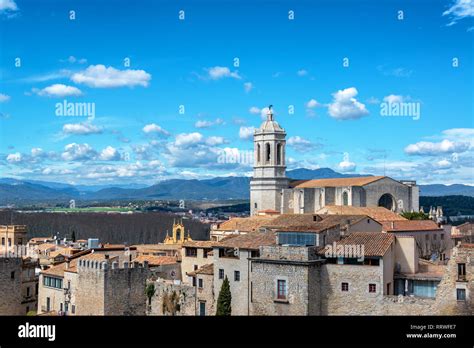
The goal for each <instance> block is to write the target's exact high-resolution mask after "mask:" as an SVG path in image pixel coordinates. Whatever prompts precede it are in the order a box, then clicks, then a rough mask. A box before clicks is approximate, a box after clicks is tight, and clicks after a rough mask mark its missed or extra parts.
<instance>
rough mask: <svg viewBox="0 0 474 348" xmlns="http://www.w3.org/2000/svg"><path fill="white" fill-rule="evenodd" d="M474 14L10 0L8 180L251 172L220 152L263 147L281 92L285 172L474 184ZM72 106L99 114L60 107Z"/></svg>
mask: <svg viewBox="0 0 474 348" xmlns="http://www.w3.org/2000/svg"><path fill="white" fill-rule="evenodd" d="M181 10H183V11H184V20H180V18H179V15H180V11H181ZM70 11H74V14H73V15H72V13H71V12H70ZM290 11H293V12H292V14H293V15H294V17H292V16H291V14H290ZM400 11H402V12H400ZM473 13H474V10H473V2H472V1H471V0H453V1H420V0H410V1H388V0H387V1H199V2H198V1H181V2H179V3H178V2H176V1H140V2H132V1H94V2H92V1H82V2H77V1H64V0H63V1H59V0H54V1H53V0H45V1H41V3H39V2H38V1H32V0H31V1H26V0H24V1H22V0H15V1H13V0H0V25H1V30H0V35H1V36H0V40H1V41H0V48H1V50H0V62H1V65H0V66H1V68H0V76H1V81H2V83H1V85H0V112H1V115H0V116H1V117H0V132H1V133H0V135H1V139H0V165H1V168H2V169H1V173H0V175H1V176H2V177H15V178H24V179H36V180H48V181H59V182H68V183H81V184H99V183H101V184H103V183H131V182H135V183H147V184H152V183H154V182H156V181H158V180H162V179H166V178H172V177H180V178H207V177H213V176H224V175H250V173H251V170H252V169H251V165H249V164H248V162H247V161H240V162H242V163H239V161H237V162H238V163H228V162H234V161H232V160H229V157H227V159H228V160H227V161H224V163H222V162H223V161H222V160H219V158H222V153H227V154H236V153H240V154H243V153H246V151H249V150H252V147H253V145H252V142H251V134H252V131H253V128H252V127H258V126H259V125H260V123H261V122H262V113H263V114H265V109H264V108H265V107H266V106H267V105H268V104H273V105H274V110H275V118H276V119H277V121H278V122H279V123H280V124H281V125H282V127H284V128H285V129H286V131H287V134H288V135H287V141H288V152H287V153H288V154H287V157H288V158H287V162H288V168H289V169H293V168H298V167H306V168H319V167H330V168H332V169H334V170H336V171H339V172H346V173H368V174H374V175H383V174H386V175H390V176H392V177H394V178H397V179H415V180H417V181H418V182H419V183H446V184H451V183H465V184H471V185H472V184H474V180H473V177H474V170H473V167H474V161H473V158H474V157H473V155H474V142H473V138H474V128H473V115H474V108H473V104H474V98H473V51H474V50H473V42H474V40H473V37H472V36H473V33H474V30H473V29H474V21H473V15H474V14H473ZM71 16H75V18H74V19H71ZM289 17H292V18H293V19H290V18H289ZM235 58H238V63H239V64H238V66H237V65H236V64H235V63H236V60H235ZM345 58H346V60H345ZM128 62H129V63H130V64H127V63H128ZM64 101H67V102H69V103H89V105H90V106H91V107H92V105H94V108H95V109H94V110H95V115H94V117H93V118H92V117H86V116H80V115H77V114H76V115H75V116H72V115H70V116H58V115H57V114H56V111H57V103H61V104H63V103H64ZM383 105H385V106H387V105H388V106H390V107H392V106H395V105H398V106H400V107H402V106H403V105H404V106H405V107H409V108H410V109H405V112H402V115H401V116H400V115H399V116H395V115H393V113H392V114H390V115H388V116H387V115H382V114H381V110H382V108H383ZM411 108H412V109H411ZM183 109H184V110H183ZM262 109H263V111H262ZM292 110H294V112H292ZM416 110H418V111H419V112H417V111H416ZM183 111H184V112H183ZM239 158H240V157H239Z"/></svg>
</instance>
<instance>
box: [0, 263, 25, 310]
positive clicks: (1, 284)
mask: <svg viewBox="0 0 474 348" xmlns="http://www.w3.org/2000/svg"><path fill="white" fill-rule="evenodd" d="M21 268H22V259H21V258H19V257H0V315H24V314H25V313H24V309H23V307H22V305H21V301H22V293H21Z"/></svg>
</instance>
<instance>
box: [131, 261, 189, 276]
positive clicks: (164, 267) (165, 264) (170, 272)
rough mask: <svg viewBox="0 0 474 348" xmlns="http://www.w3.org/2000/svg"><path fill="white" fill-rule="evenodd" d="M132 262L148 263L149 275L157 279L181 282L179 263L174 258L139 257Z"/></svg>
mask: <svg viewBox="0 0 474 348" xmlns="http://www.w3.org/2000/svg"><path fill="white" fill-rule="evenodd" d="M132 262H138V263H139V264H144V263H145V262H146V263H148V268H149V269H150V273H151V274H152V275H153V276H156V277H157V278H163V279H170V280H181V263H180V262H179V261H178V259H177V258H176V257H174V256H155V255H139V256H137V257H136V258H134V259H133V260H132Z"/></svg>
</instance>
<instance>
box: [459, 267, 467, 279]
mask: <svg viewBox="0 0 474 348" xmlns="http://www.w3.org/2000/svg"><path fill="white" fill-rule="evenodd" d="M464 280H466V264H465V263H458V281H464Z"/></svg>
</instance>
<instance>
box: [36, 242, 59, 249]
mask: <svg viewBox="0 0 474 348" xmlns="http://www.w3.org/2000/svg"><path fill="white" fill-rule="evenodd" d="M56 247H57V245H56V244H53V243H43V244H40V245H38V247H37V248H36V249H37V250H38V251H46V250H49V249H56Z"/></svg>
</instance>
